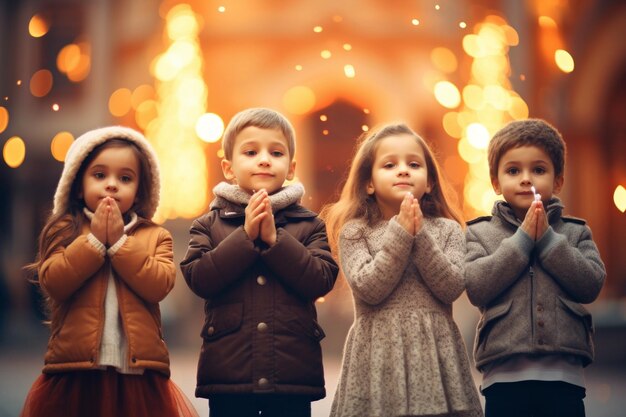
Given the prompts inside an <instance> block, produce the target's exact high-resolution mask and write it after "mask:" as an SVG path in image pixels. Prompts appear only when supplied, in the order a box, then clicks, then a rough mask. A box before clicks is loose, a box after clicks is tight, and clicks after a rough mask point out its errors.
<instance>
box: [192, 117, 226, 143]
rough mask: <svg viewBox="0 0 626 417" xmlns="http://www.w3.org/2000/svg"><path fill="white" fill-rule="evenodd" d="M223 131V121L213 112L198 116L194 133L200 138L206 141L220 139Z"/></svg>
mask: <svg viewBox="0 0 626 417" xmlns="http://www.w3.org/2000/svg"><path fill="white" fill-rule="evenodd" d="M223 133H224V121H223V120H222V118H221V117H220V116H219V115H217V114H215V113H205V114H203V115H202V116H200V117H199V118H198V122H197V123H196V134H197V135H198V137H199V138H200V139H202V140H203V141H205V142H208V143H215V142H217V141H219V140H220V138H221V137H222V134H223Z"/></svg>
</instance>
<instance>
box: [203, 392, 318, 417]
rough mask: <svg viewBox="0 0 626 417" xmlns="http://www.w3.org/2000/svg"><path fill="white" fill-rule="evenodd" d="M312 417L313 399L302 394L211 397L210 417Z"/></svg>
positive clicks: (223, 395)
mask: <svg viewBox="0 0 626 417" xmlns="http://www.w3.org/2000/svg"><path fill="white" fill-rule="evenodd" d="M252 416H254V417H258V416H265V417H283V416H284V417H311V400H310V399H309V398H308V397H303V396H300V395H277V394H232V395H231V394H222V395H215V396H212V397H211V398H210V399H209V417H252Z"/></svg>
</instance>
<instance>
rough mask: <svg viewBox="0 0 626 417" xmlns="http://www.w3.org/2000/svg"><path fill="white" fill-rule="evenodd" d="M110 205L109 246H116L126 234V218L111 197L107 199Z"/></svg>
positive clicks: (108, 223) (108, 222)
mask: <svg viewBox="0 0 626 417" xmlns="http://www.w3.org/2000/svg"><path fill="white" fill-rule="evenodd" d="M105 200H107V203H108V207H107V209H108V213H109V216H108V221H107V241H106V244H107V246H111V245H114V244H115V243H116V242H117V241H118V240H120V238H121V237H122V235H123V234H124V218H123V217H122V212H121V211H120V208H119V207H118V206H117V203H116V202H115V200H114V199H112V198H111V197H107V198H105Z"/></svg>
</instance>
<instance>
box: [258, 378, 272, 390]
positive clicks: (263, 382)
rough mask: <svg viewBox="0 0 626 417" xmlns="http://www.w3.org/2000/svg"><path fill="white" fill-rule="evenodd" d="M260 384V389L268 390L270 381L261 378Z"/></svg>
mask: <svg viewBox="0 0 626 417" xmlns="http://www.w3.org/2000/svg"><path fill="white" fill-rule="evenodd" d="M258 384H259V387H260V388H267V387H269V385H270V381H268V380H267V378H260V379H259V382H258Z"/></svg>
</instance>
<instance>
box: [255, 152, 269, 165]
mask: <svg viewBox="0 0 626 417" xmlns="http://www.w3.org/2000/svg"><path fill="white" fill-rule="evenodd" d="M270 160H271V159H270V155H269V152H264V151H263V152H259V159H258V161H259V165H260V166H270Z"/></svg>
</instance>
